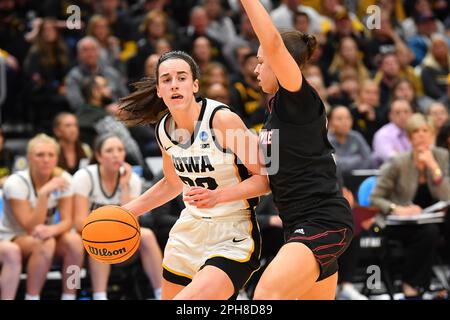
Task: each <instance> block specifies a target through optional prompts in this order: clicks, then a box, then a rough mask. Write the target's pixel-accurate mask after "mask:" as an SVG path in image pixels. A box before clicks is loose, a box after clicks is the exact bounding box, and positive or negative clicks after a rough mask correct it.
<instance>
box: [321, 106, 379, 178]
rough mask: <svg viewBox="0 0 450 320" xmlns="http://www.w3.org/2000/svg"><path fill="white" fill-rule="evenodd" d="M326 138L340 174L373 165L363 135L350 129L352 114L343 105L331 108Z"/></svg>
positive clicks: (349, 173) (369, 167)
mask: <svg viewBox="0 0 450 320" xmlns="http://www.w3.org/2000/svg"><path fill="white" fill-rule="evenodd" d="M328 118H329V129H330V131H329V133H328V138H329V140H330V143H331V144H332V145H333V147H334V149H335V156H336V166H337V167H338V168H339V170H340V171H341V172H342V175H351V172H352V171H353V170H356V169H371V168H372V167H373V164H372V159H371V151H370V147H369V145H368V144H367V142H366V141H365V140H364V138H363V136H362V135H361V134H360V133H359V132H356V131H353V130H352V116H351V114H350V111H349V110H348V108H347V107H345V106H336V107H334V108H332V109H331V111H330V114H329V115H328Z"/></svg>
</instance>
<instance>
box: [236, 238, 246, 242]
mask: <svg viewBox="0 0 450 320" xmlns="http://www.w3.org/2000/svg"><path fill="white" fill-rule="evenodd" d="M245 239H247V238H244V239H239V240H236V237H235V238H233V242H242V241H244V240H245Z"/></svg>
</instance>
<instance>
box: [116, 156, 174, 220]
mask: <svg viewBox="0 0 450 320" xmlns="http://www.w3.org/2000/svg"><path fill="white" fill-rule="evenodd" d="M161 153H162V158H163V172H164V177H163V178H162V179H161V180H159V181H158V182H157V183H156V184H155V185H153V186H152V187H151V188H150V189H148V190H147V191H146V192H144V193H143V194H141V195H140V196H139V197H137V198H136V199H134V200H132V201H130V202H128V203H127V204H125V205H123V206H122V207H123V208H125V209H127V210H129V211H131V212H132V213H133V214H134V215H135V216H136V217H138V216H140V215H142V214H144V213H146V212H148V211H150V210H152V209H155V208H157V207H159V206H162V205H163V204H165V203H167V202H169V201H170V200H172V199H173V198H175V197H176V196H178V195H179V194H180V193H181V192H182V191H183V182H181V180H180V178H179V177H178V175H177V173H176V171H175V168H174V167H173V163H172V159H171V158H170V156H169V155H168V154H167V152H166V151H165V150H163V149H162V148H161Z"/></svg>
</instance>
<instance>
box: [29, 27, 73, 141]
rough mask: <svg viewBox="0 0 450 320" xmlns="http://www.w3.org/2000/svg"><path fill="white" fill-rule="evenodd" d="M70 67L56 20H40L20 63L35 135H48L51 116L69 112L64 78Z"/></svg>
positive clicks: (68, 55) (66, 48) (69, 58)
mask: <svg viewBox="0 0 450 320" xmlns="http://www.w3.org/2000/svg"><path fill="white" fill-rule="evenodd" d="M71 65H72V61H71V55H70V54H69V48H68V47H67V45H66V44H65V42H64V40H63V39H62V37H61V36H60V35H59V32H58V29H57V26H56V20H54V19H51V18H46V19H43V21H42V23H41V24H40V26H39V29H38V33H37V35H36V37H35V38H34V40H33V46H32V47H31V49H30V51H29V52H28V54H27V57H26V59H25V62H24V71H25V74H26V77H27V79H28V80H29V84H28V85H27V88H26V90H27V91H26V92H28V94H29V95H27V98H28V99H29V104H30V109H31V116H32V123H33V126H34V130H35V132H40V131H44V132H45V133H47V134H50V133H51V127H52V120H53V117H54V115H55V114H57V113H59V112H61V111H67V110H69V109H70V106H69V103H68V101H67V100H66V96H65V90H66V88H65V86H64V77H65V76H66V74H67V73H68V72H69V70H70V67H71Z"/></svg>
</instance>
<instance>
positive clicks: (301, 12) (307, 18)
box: [293, 10, 311, 23]
mask: <svg viewBox="0 0 450 320" xmlns="http://www.w3.org/2000/svg"><path fill="white" fill-rule="evenodd" d="M299 17H305V18H306V20H308V22H309V21H310V20H311V19H309V16H308V14H307V13H306V12H304V11H300V10H296V11H295V12H294V19H293V22H294V23H295V22H296V21H297V18H299Z"/></svg>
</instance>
